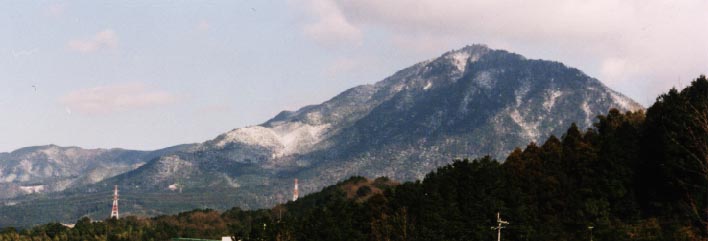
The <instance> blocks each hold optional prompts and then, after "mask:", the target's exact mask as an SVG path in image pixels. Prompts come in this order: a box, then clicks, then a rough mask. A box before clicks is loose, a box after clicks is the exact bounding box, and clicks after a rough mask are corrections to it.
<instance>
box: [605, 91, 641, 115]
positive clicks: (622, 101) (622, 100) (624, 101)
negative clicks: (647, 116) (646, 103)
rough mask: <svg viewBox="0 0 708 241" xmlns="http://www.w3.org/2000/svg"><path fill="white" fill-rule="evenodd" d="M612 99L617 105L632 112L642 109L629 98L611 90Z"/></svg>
mask: <svg viewBox="0 0 708 241" xmlns="http://www.w3.org/2000/svg"><path fill="white" fill-rule="evenodd" d="M609 92H610V97H611V98H612V101H613V102H615V103H617V105H618V106H619V107H620V108H622V109H625V110H631V111H636V110H637V109H639V108H641V107H639V106H637V104H635V103H633V102H632V101H631V100H630V99H629V98H627V97H624V96H622V95H621V94H619V93H616V92H615V91H612V90H610V91H609Z"/></svg>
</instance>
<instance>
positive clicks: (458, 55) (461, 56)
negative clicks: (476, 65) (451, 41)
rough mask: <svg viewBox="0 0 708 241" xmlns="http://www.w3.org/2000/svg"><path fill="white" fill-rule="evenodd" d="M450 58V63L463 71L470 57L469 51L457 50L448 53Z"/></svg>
mask: <svg viewBox="0 0 708 241" xmlns="http://www.w3.org/2000/svg"><path fill="white" fill-rule="evenodd" d="M450 58H451V59H452V64H453V65H455V67H457V70H459V71H465V68H466V67H467V61H468V60H469V58H470V53H468V52H465V51H459V52H455V53H453V54H452V55H450Z"/></svg>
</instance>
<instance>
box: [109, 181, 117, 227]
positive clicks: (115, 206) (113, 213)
mask: <svg viewBox="0 0 708 241" xmlns="http://www.w3.org/2000/svg"><path fill="white" fill-rule="evenodd" d="M111 218H116V219H118V185H115V186H114V189H113V208H111Z"/></svg>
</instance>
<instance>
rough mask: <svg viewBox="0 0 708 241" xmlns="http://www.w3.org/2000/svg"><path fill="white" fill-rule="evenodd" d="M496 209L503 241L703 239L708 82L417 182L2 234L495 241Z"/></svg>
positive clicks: (356, 185)
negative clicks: (252, 206)
mask: <svg viewBox="0 0 708 241" xmlns="http://www.w3.org/2000/svg"><path fill="white" fill-rule="evenodd" d="M497 212H499V213H501V216H502V218H503V219H504V220H506V221H509V224H508V225H506V227H505V228H504V229H502V240H589V239H590V237H591V235H592V237H593V239H594V240H707V239H708V80H706V77H705V76H701V77H699V78H698V79H696V80H694V81H693V82H692V83H691V85H690V86H689V87H687V88H685V89H683V90H681V91H679V90H676V89H672V90H670V91H669V92H668V93H665V94H663V95H661V96H660V97H658V98H657V100H656V103H655V104H653V105H652V106H651V107H650V108H648V109H647V110H646V113H645V112H642V111H640V112H628V113H620V112H619V111H617V110H610V111H609V112H608V113H607V114H606V115H601V116H599V117H598V119H597V122H596V123H595V124H594V127H593V128H590V129H587V130H581V129H579V128H578V127H577V126H575V125H572V126H570V128H569V129H568V130H567V132H566V133H565V134H564V135H563V136H561V137H555V136H551V137H550V138H548V140H546V141H545V142H544V143H531V144H529V145H528V146H526V147H525V148H523V149H522V148H517V149H516V150H514V151H513V152H512V153H511V154H509V156H508V157H507V158H506V160H504V162H501V163H500V162H498V161H496V160H493V159H491V158H489V157H484V158H479V159H475V160H472V161H469V160H457V161H454V162H453V163H452V164H450V165H447V166H443V167H440V168H438V169H437V170H436V171H434V172H431V173H429V174H428V175H427V176H426V177H425V179H424V180H422V181H417V182H408V183H403V184H397V183H395V182H393V181H391V180H388V179H387V178H378V179H375V180H369V179H366V178H363V177H353V178H350V179H348V180H346V181H343V182H341V183H339V184H337V185H334V186H330V187H327V188H325V189H323V190H322V191H320V192H317V193H313V194H310V195H308V196H306V197H304V198H301V199H300V200H298V201H295V202H289V203H286V204H283V205H278V206H276V207H274V208H272V209H263V210H253V211H246V210H241V209H239V208H233V209H231V210H227V211H224V212H218V211H214V210H194V211H190V212H185V213H180V214H178V215H171V216H158V217H153V218H137V217H126V218H121V219H120V220H104V221H102V222H92V221H91V220H89V219H88V218H82V219H80V220H78V221H77V223H76V226H75V227H74V228H67V227H65V226H63V225H61V224H58V223H51V224H46V225H41V226H37V227H34V228H31V229H25V230H15V229H14V228H5V229H3V230H2V231H1V232H0V240H169V239H170V238H175V237H189V238H210V239H218V238H220V237H221V236H234V237H237V238H238V239H241V240H327V241H336V240H493V239H495V238H496V230H493V229H491V228H490V227H492V226H495V225H496V213H497ZM590 227H593V228H592V229H591V228H590ZM591 232H592V233H591Z"/></svg>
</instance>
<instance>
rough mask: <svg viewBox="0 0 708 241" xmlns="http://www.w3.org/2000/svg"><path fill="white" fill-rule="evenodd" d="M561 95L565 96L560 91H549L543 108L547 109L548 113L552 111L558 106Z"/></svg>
mask: <svg viewBox="0 0 708 241" xmlns="http://www.w3.org/2000/svg"><path fill="white" fill-rule="evenodd" d="M561 95H563V92H562V91H560V90H551V91H549V92H548V93H547V94H546V101H544V102H543V108H545V109H546V111H551V109H553V106H554V105H555V104H556V100H557V99H558V97H560V96H561Z"/></svg>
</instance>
